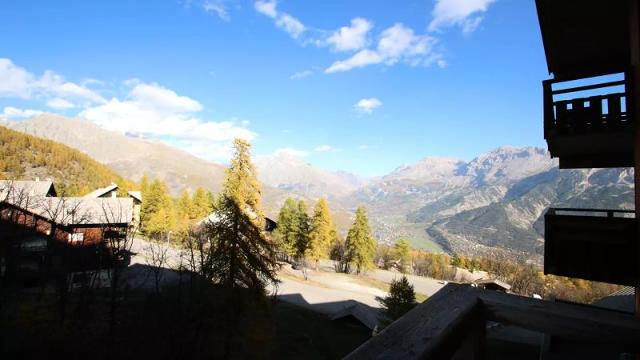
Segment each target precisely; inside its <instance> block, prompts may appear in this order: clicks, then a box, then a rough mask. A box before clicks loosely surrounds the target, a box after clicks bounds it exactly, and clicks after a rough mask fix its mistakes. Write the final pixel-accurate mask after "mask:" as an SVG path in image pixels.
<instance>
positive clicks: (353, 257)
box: [344, 206, 376, 274]
mask: <svg viewBox="0 0 640 360" xmlns="http://www.w3.org/2000/svg"><path fill="white" fill-rule="evenodd" d="M344 246H345V260H346V261H347V262H348V264H349V267H351V266H355V268H356V273H358V274H359V273H361V272H362V271H366V270H369V269H372V268H373V267H374V264H373V258H374V256H375V253H376V241H375V239H374V238H373V236H371V227H370V226H369V220H368V219H367V212H366V210H365V208H364V206H360V207H358V209H357V210H356V219H355V220H354V222H353V225H352V226H351V228H350V229H349V232H348V233H347V239H346V240H345V244H344Z"/></svg>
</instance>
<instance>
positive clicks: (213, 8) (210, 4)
mask: <svg viewBox="0 0 640 360" xmlns="http://www.w3.org/2000/svg"><path fill="white" fill-rule="evenodd" d="M202 8H203V9H204V11H206V12H208V13H209V12H212V13H215V14H216V15H218V17H219V18H220V19H222V20H224V21H229V20H230V18H229V13H228V12H227V9H226V7H225V6H224V5H223V4H222V3H221V2H220V1H218V0H207V1H205V2H203V3H202Z"/></svg>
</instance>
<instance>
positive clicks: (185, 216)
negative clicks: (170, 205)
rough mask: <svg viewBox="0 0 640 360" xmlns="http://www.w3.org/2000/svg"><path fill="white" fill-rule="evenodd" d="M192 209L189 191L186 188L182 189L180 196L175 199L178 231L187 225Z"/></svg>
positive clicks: (183, 229)
mask: <svg viewBox="0 0 640 360" xmlns="http://www.w3.org/2000/svg"><path fill="white" fill-rule="evenodd" d="M192 211H193V210H192V204H191V197H190V196H189V192H188V191H187V190H183V191H182V193H180V197H179V198H178V200H177V201H176V218H177V219H176V221H177V228H178V230H179V231H186V230H187V228H188V227H189V222H190V221H191V220H192V219H191V216H190V214H191V212H192Z"/></svg>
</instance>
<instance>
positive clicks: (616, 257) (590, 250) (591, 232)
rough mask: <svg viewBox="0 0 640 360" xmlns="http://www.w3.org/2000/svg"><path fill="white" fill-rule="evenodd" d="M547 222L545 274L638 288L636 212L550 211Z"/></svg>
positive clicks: (545, 219) (562, 209) (553, 209)
mask: <svg viewBox="0 0 640 360" xmlns="http://www.w3.org/2000/svg"><path fill="white" fill-rule="evenodd" d="M544 222H545V244H544V272H545V274H554V275H560V276H568V277H574V278H580V279H586V280H594V281H603V282H607V283H613V284H621V285H631V286H635V285H637V284H638V279H639V278H638V242H637V221H636V219H635V213H634V211H630V210H604V209H567V208H550V209H549V210H547V212H546V213H545V216H544Z"/></svg>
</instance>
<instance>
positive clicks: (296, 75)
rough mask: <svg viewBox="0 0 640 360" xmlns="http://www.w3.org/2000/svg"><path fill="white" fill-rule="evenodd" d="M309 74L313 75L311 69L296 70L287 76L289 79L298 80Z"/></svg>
mask: <svg viewBox="0 0 640 360" xmlns="http://www.w3.org/2000/svg"><path fill="white" fill-rule="evenodd" d="M311 75H313V71H311V70H304V71H298V72H296V73H294V74H293V75H291V76H289V80H300V79H304V78H306V77H308V76H311Z"/></svg>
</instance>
